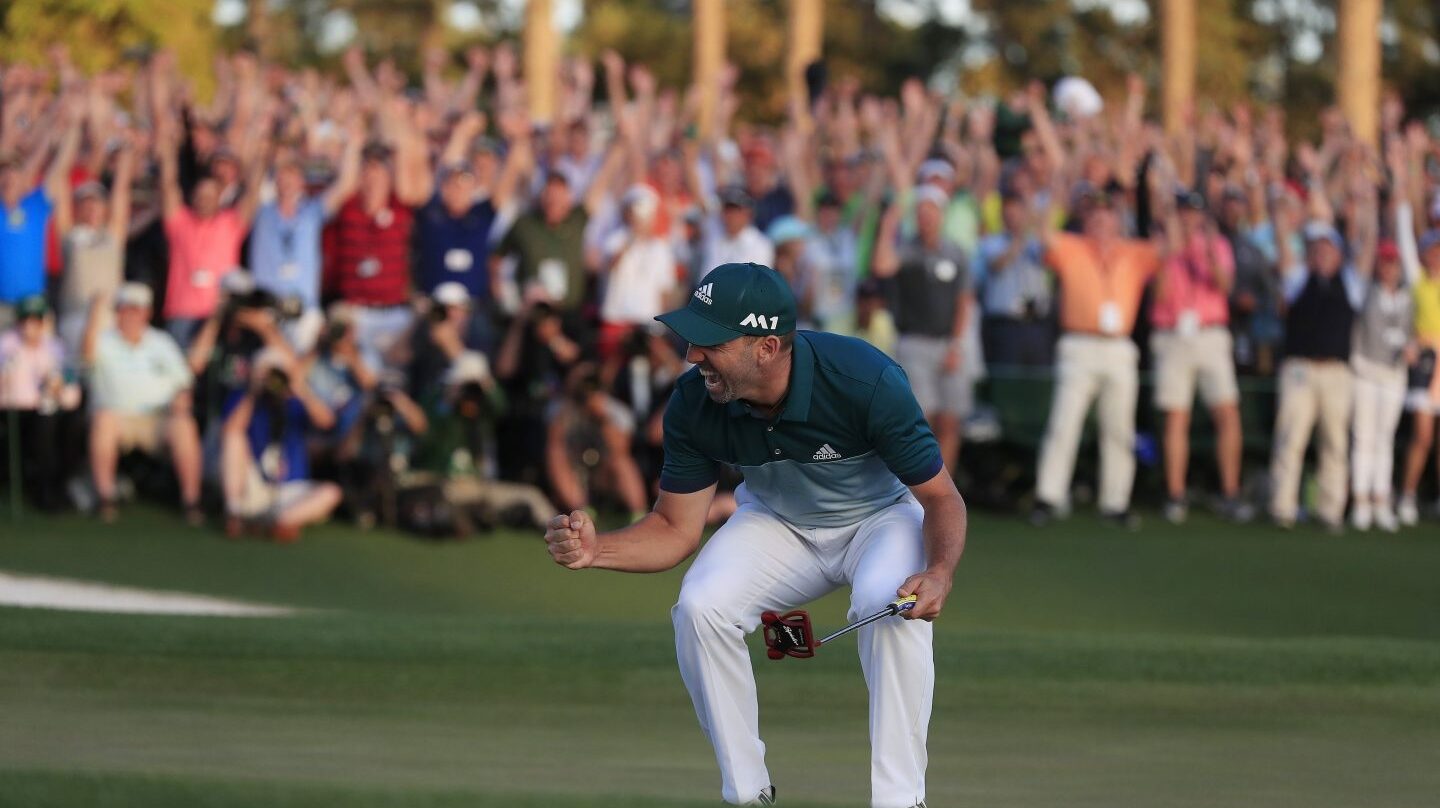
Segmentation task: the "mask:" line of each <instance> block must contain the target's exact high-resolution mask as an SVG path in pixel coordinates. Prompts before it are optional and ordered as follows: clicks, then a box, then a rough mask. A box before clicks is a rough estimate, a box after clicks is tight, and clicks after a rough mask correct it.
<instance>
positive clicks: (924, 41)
mask: <svg viewBox="0 0 1440 808" xmlns="http://www.w3.org/2000/svg"><path fill="white" fill-rule="evenodd" d="M1336 2H1337V0H1197V3H1198V6H1199V15H1198V17H1199V22H1198V30H1197V31H1196V36H1197V37H1198V43H1197V52H1198V54H1199V60H1200V63H1199V70H1198V86H1197V91H1198V95H1199V97H1201V98H1204V99H1207V100H1208V101H1209V102H1211V103H1215V104H1218V105H1221V106H1228V105H1230V104H1232V103H1235V102H1237V101H1242V100H1250V101H1255V102H1259V103H1278V104H1281V105H1283V106H1284V107H1285V108H1286V110H1287V111H1288V112H1289V113H1290V115H1289V118H1290V121H1291V127H1292V128H1294V129H1299V130H1301V131H1304V130H1306V129H1308V128H1309V126H1310V122H1313V119H1314V118H1315V116H1316V114H1317V113H1318V111H1319V110H1320V109H1321V108H1323V106H1325V105H1326V104H1328V103H1330V100H1331V98H1332V94H1333V91H1332V87H1333V82H1334V78H1335V58H1334V53H1333V42H1334V37H1335V16H1336V14H1335V5H1336ZM556 5H557V9H559V8H560V7H564V13H561V11H560V10H557V18H564V23H565V24H566V25H567V27H568V28H569V30H568V31H567V37H566V40H565V48H566V51H567V52H568V53H570V54H573V55H577V56H582V57H591V58H593V57H595V56H598V54H599V53H600V52H601V51H602V50H604V49H606V48H614V49H616V50H617V51H619V52H620V53H621V54H622V55H624V56H625V57H626V58H627V59H628V60H630V61H638V62H643V63H646V64H648V65H649V66H650V67H651V69H652V70H653V71H654V72H655V73H656V75H657V76H658V77H659V79H660V81H661V82H662V84H664V85H668V86H672V87H682V86H683V85H684V84H686V83H687V82H688V78H689V73H690V61H691V41H692V32H691V18H692V16H691V15H692V8H691V5H692V4H691V3H690V2H688V0H565V2H557V4H556ZM726 5H727V9H728V17H727V29H728V30H727V42H728V53H729V57H730V59H731V60H732V61H733V62H734V63H735V64H736V66H737V67H738V68H739V71H740V79H739V86H740V92H741V95H742V97H743V99H744V102H743V103H744V107H743V109H742V111H741V114H742V116H746V117H750V118H755V119H762V120H766V119H769V120H773V119H776V118H778V117H780V116H781V115H782V114H783V112H784V103H785V99H784V93H785V85H784V77H783V75H782V72H783V71H782V70H781V66H782V65H783V63H784V58H785V48H786V42H785V37H786V11H787V3H786V2H784V0H729V2H728V3H727V4H726ZM1160 5H1161V2H1160V0H888V1H887V0H881V1H880V2H868V1H867V0H828V2H827V3H826V17H825V35H824V52H825V58H826V62H827V66H828V68H829V74H830V76H831V77H832V78H833V77H837V76H854V77H856V78H857V79H858V80H859V81H860V83H861V85H862V86H863V87H864V88H865V89H867V90H869V91H873V92H880V93H886V94H893V93H894V92H896V91H897V90H898V88H899V86H900V84H901V82H903V81H904V80H905V79H906V78H907V77H910V76H921V77H924V78H926V79H927V80H928V81H929V82H930V84H931V86H932V87H934V88H935V89H936V90H938V91H940V92H947V93H949V92H962V93H964V94H967V95H972V96H974V95H1001V94H1004V93H1006V92H1009V91H1011V90H1014V89H1016V88H1018V87H1019V86H1021V85H1023V84H1024V83H1025V82H1027V81H1029V80H1032V79H1039V80H1042V81H1046V82H1050V81H1053V80H1055V79H1057V78H1059V77H1061V76H1064V75H1083V76H1085V77H1086V78H1088V79H1090V80H1091V81H1092V82H1093V83H1094V84H1095V85H1096V86H1097V87H1098V88H1099V89H1100V91H1101V92H1102V93H1103V94H1106V95H1113V94H1115V93H1118V92H1120V91H1121V90H1122V88H1123V83H1124V78H1125V75H1126V74H1127V73H1130V72H1136V73H1139V74H1140V75H1142V76H1143V77H1145V78H1146V80H1147V82H1148V83H1149V85H1150V86H1151V87H1152V88H1153V87H1155V86H1156V85H1157V84H1158V77H1159V50H1158V39H1159V37H1158V30H1159V26H1158V15H1159V6H1160ZM257 12H263V13H257ZM523 16H524V2H522V0H458V1H457V0H248V2H247V0H11V1H10V2H7V3H3V4H0V54H3V57H0V58H3V59H6V60H25V61H32V62H33V61H41V60H43V57H44V53H45V51H46V49H47V48H48V47H50V46H51V45H53V44H66V45H68V46H69V48H70V52H71V54H72V58H73V60H74V61H75V63H76V64H77V65H78V66H79V67H80V68H81V69H83V70H86V71H87V72H95V71H100V70H105V69H112V68H123V66H124V65H125V63H126V59H127V57H128V58H131V59H133V58H136V57H137V56H138V55H141V54H142V53H143V52H144V51H145V50H153V49H156V48H168V49H171V50H173V51H175V53H176V56H177V58H178V59H179V62H180V64H181V65H182V66H183V67H184V69H185V70H186V72H187V73H188V74H189V75H190V76H192V77H193V79H194V81H195V85H196V90H197V92H199V93H201V94H202V95H203V94H204V93H205V92H207V91H208V87H207V84H206V83H207V82H208V81H209V80H210V74H211V71H210V70H209V69H208V66H209V65H210V63H211V61H212V60H213V58H214V56H215V54H216V52H217V50H220V51H228V50H234V49H237V48H241V47H253V48H255V49H257V50H259V51H261V52H262V53H263V54H264V55H265V56H266V57H267V58H269V59H272V60H275V61H277V62H280V63H283V64H290V65H304V66H314V67H319V68H322V69H327V70H336V69H338V60H339V55H340V53H341V52H342V51H343V50H344V49H345V48H347V47H349V46H352V45H358V46H360V47H362V48H363V49H364V50H365V51H366V52H367V53H369V54H370V55H371V56H372V57H379V56H388V57H391V58H393V59H394V60H395V62H396V64H397V65H398V66H399V67H400V68H401V69H402V70H405V71H407V72H408V73H410V74H411V75H418V73H419V69H420V64H421V59H422V52H423V49H424V46H425V45H426V44H436V45H441V46H444V47H447V48H449V49H450V50H451V51H452V52H453V53H454V54H455V55H456V56H455V61H454V69H456V70H459V69H461V65H462V62H461V58H460V56H459V54H460V52H461V51H462V50H463V49H464V48H465V47H467V46H469V45H474V44H493V43H496V42H499V41H502V40H507V39H514V38H516V37H517V36H518V32H519V30H520V27H521V24H522V21H523ZM1381 39H1382V45H1383V59H1384V72H1385V80H1386V84H1387V86H1388V87H1389V88H1391V89H1393V90H1395V91H1396V92H1398V93H1399V94H1400V95H1401V96H1402V97H1403V98H1404V99H1405V101H1406V102H1407V106H1408V107H1409V108H1410V109H1411V110H1412V111H1417V112H1420V113H1427V114H1428V113H1431V112H1435V111H1437V110H1440V83H1436V82H1433V81H1430V80H1429V79H1430V78H1431V77H1432V76H1433V75H1434V74H1435V72H1436V71H1437V69H1440V3H1435V2H1433V0H1386V2H1385V4H1384V20H1383V23H1382V31H1381Z"/></svg>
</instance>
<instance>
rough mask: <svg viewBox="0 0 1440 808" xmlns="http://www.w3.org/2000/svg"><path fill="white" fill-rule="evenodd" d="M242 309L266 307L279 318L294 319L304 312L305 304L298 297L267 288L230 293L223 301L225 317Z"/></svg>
mask: <svg viewBox="0 0 1440 808" xmlns="http://www.w3.org/2000/svg"><path fill="white" fill-rule="evenodd" d="M242 309H268V310H270V311H271V312H273V313H274V314H275V316H276V317H278V318H279V319H281V320H294V319H297V318H299V317H300V315H301V314H304V313H305V304H304V303H302V302H301V301H300V299H299V298H298V297H288V296H287V297H280V296H278V295H276V294H275V293H273V292H271V291H269V290H268V289H251V290H250V291H248V292H244V293H241V294H236V295H231V296H230V297H229V298H228V299H227V300H226V301H225V314H226V316H227V317H228V316H229V315H232V314H234V313H235V312H237V311H240V310H242Z"/></svg>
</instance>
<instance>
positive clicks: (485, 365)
mask: <svg viewBox="0 0 1440 808" xmlns="http://www.w3.org/2000/svg"><path fill="white" fill-rule="evenodd" d="M489 378H490V360H488V359H486V358H485V354H483V353H480V352H479V351H466V352H465V353H462V354H460V355H459V356H457V357H455V361H454V362H451V363H450V369H449V370H448V371H446V372H445V383H446V384H457V385H458V384H465V383H466V382H477V383H478V382H483V381H485V380H486V379H489Z"/></svg>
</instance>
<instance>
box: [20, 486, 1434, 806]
mask: <svg viewBox="0 0 1440 808" xmlns="http://www.w3.org/2000/svg"><path fill="white" fill-rule="evenodd" d="M1432 532H1433V531H1432ZM0 569H4V570H9V571H19V572H34V573H44V574H52V575H63V576H70V577H77V578H86V579H93V580H101V581H108V582H114V583H121V584H127V585H138V586H147V587H157V588H164V589H173V590H182V591H193V592H203V593H207V594H214V595H223V596H232V597H241V598H246V599H251V600H258V601H265V602H273V603H283V604H289V605H294V606H300V607H304V608H305V609H307V610H308V611H307V612H305V613H304V614H302V615H300V616H297V617H292V618H276V619H219V618H185V617H134V616H122V615H103V614H80V613H63V612H54V611H36V610H20V609H0V806H10V805H15V806H62V805H63V806H71V805H75V806H82V805H83V806H92V805H96V806H122V805H123V806H141V805H143V806H252V805H267V806H311V805H314V806H322V805H324V806H332V805H346V806H360V807H361V808H368V807H369V806H405V807H406V808H409V807H410V806H446V807H447V808H448V806H460V805H464V806H490V805H495V806H500V805H505V806H517V805H518V806H557V808H582V807H587V808H588V806H600V805H635V806H704V805H713V804H717V802H718V796H717V795H718V776H717V774H716V772H715V767H714V762H713V759H712V757H711V754H710V750H709V748H708V746H707V744H706V743H705V741H704V739H703V737H702V736H701V734H700V731H699V729H698V727H697V726H696V724H695V720H694V715H693V712H692V710H691V708H690V704H689V700H688V698H687V697H686V694H685V692H684V688H683V686H682V685H681V683H680V680H679V675H678V673H677V672H676V670H675V664H674V659H673V650H672V638H671V633H670V628H669V621H668V615H667V610H668V608H669V605H670V604H671V603H672V602H673V599H674V596H675V592H676V589H677V587H678V584H679V573H678V572H674V573H667V574H663V575H652V576H624V575H615V574H607V573H596V572H584V573H569V572H566V571H563V570H560V569H557V568H554V567H553V566H552V565H550V564H549V563H548V560H547V557H546V555H545V553H544V550H543V547H542V546H541V544H540V542H539V539H538V538H537V537H535V536H523V535H519V534H505V535H500V536H496V537H493V538H488V539H482V540H476V541H471V542H467V543H461V544H446V545H436V544H428V543H423V542H419V541H414V540H410V539H407V538H403V537H400V536H397V535H394V534H391V533H387V532H384V531H377V532H373V533H358V532H356V531H353V530H349V529H346V528H342V527H330V528H325V529H321V530H317V531H314V532H313V534H310V535H307V537H306V539H305V540H304V541H303V542H302V543H300V544H299V545H297V546H293V547H276V546H270V545H265V544H261V543H253V542H242V543H232V542H226V541H223V540H221V539H219V538H217V537H216V535H215V534H214V533H207V532H197V531H192V530H187V529H185V528H183V527H180V526H179V525H178V523H177V522H176V520H175V519H173V518H172V517H171V516H170V515H168V514H165V513H161V512H156V511H149V510H144V509H137V510H136V511H134V512H131V513H127V514H126V516H125V518H124V520H123V521H122V522H121V524H120V525H119V526H118V527H117V528H104V529H102V528H101V527H99V526H98V525H96V524H95V523H94V522H90V521H86V520H83V519H80V518H61V519H55V520H47V521H36V520H31V521H27V522H25V523H24V524H23V525H22V526H21V527H20V528H18V529H17V528H14V527H12V526H10V525H8V524H6V525H3V526H0ZM1437 571H1440V541H1436V540H1435V537H1433V536H1430V535H1428V534H1426V533H1425V532H1423V531H1411V532H1409V533H1407V534H1402V535H1400V536H1397V537H1380V536H1373V535H1366V536H1360V535H1350V536H1346V537H1341V538H1335V537H1328V536H1323V535H1321V534H1318V533H1310V532H1306V531H1297V532H1295V533H1289V534H1280V533H1277V532H1274V531H1272V530H1269V529H1267V528H1262V527H1246V528H1235V527H1231V526H1223V525H1221V524H1219V523H1217V522H1213V521H1209V520H1206V519H1195V520H1194V521H1193V522H1192V524H1191V525H1188V526H1186V527H1184V528H1171V527H1168V526H1160V525H1154V526H1152V527H1151V529H1149V530H1147V531H1146V532H1144V533H1141V534H1138V535H1125V534H1117V533H1110V532H1106V531H1103V530H1100V529H1099V528H1098V527H1096V526H1095V524H1094V523H1093V522H1092V521H1090V520H1088V519H1084V518H1078V519H1076V520H1073V521H1072V522H1070V523H1068V524H1065V525H1061V526H1057V528H1055V529H1052V530H1049V531H1044V532H1036V531H1031V530H1029V529H1027V528H1023V527H1021V526H1019V525H1017V524H1016V523H1014V522H1013V521H1009V520H1000V519H996V518H993V517H985V516H976V517H975V519H974V522H973V524H972V529H971V539H970V547H969V549H968V550H967V553H966V557H965V561H964V562H963V563H962V570H961V574H960V576H959V577H958V579H957V584H956V589H955V593H954V595H953V596H952V600H951V603H950V605H949V607H948V608H947V610H946V614H945V617H944V618H943V620H942V621H941V622H940V623H939V624H937V635H936V636H937V640H936V644H937V647H936V660H937V671H938V683H937V688H936V703H935V718H934V721H933V722H932V726H931V736H930V737H931V743H930V751H931V768H930V803H931V805H935V806H943V805H985V806H1017V807H1018V806H1027V807H1028V806H1052V805H1053V806H1061V805H1064V806H1097V807H1098V806H1107V807H1108V806H1117V805H1125V806H1128V805H1141V806H1197V807H1198V806H1216V805H1265V806H1306V807H1307V808H1309V807H1310V806H1353V805H1361V804H1363V805H1367V806H1397V807H1398V806H1422V805H1423V806H1428V805H1431V804H1433V803H1434V801H1435V794H1436V793H1440V582H1437V577H1440V576H1437ZM813 611H814V613H815V616H816V620H817V623H818V625H819V626H820V627H822V628H823V627H825V626H830V625H838V624H839V623H840V622H841V621H842V620H843V612H844V598H843V593H837V594H836V595H832V596H831V597H829V598H826V599H825V600H824V601H822V602H821V603H820V604H818V605H817V606H816V608H815V609H814V610H813ZM755 649H758V643H752V651H753V653H754V655H755V657H756V667H757V678H758V679H759V684H760V689H761V694H762V720H763V722H764V731H765V735H766V740H767V743H768V744H769V749H770V754H769V758H770V764H771V771H772V773H773V774H774V776H775V778H776V780H777V784H778V785H779V787H780V791H781V796H782V804H785V805H793V806H820V805H835V806H862V805H865V804H866V796H867V794H868V754H869V751H868V744H867V742H866V737H865V727H866V723H865V721H866V718H865V690H864V684H863V682H862V680H861V678H860V674H859V668H858V664H857V663H856V661H855V659H854V657H853V654H852V653H850V652H849V649H848V648H846V647H844V646H840V645H839V644H837V646H836V648H835V649H834V651H827V652H825V653H822V654H821V655H819V656H818V657H817V658H815V659H813V660H809V661H804V662H802V661H798V660H786V661H784V662H781V663H773V662H769V661H766V660H764V659H763V654H762V653H759V652H758V650H755Z"/></svg>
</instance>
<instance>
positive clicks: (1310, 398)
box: [1270, 221, 1365, 531]
mask: <svg viewBox="0 0 1440 808" xmlns="http://www.w3.org/2000/svg"><path fill="white" fill-rule="evenodd" d="M1344 256H1345V247H1344V242H1343V241H1342V239H1341V237H1340V233H1339V232H1337V231H1336V230H1335V228H1334V227H1333V226H1331V225H1330V224H1328V223H1326V222H1324V221H1312V222H1311V223H1310V224H1308V225H1306V227H1305V259H1304V263H1302V264H1295V265H1294V266H1291V267H1290V268H1289V269H1288V270H1286V272H1285V276H1284V279H1283V280H1284V294H1285V303H1286V306H1287V312H1286V316H1285V361H1284V363H1282V364H1281V366H1280V412H1279V415H1278V416H1277V418H1276V422H1275V449H1274V453H1273V455H1272V457H1271V461H1270V485H1271V497H1270V515H1271V517H1272V518H1274V520H1275V522H1276V524H1278V525H1280V526H1281V527H1285V528H1289V527H1292V526H1293V525H1294V524H1295V520H1296V517H1297V513H1298V510H1299V497H1300V473H1301V467H1302V464H1303V462H1304V459H1305V447H1306V445H1307V444H1309V442H1310V436H1311V433H1312V432H1313V431H1314V430H1315V429H1316V428H1317V427H1318V429H1319V433H1320V434H1319V469H1318V474H1317V476H1318V482H1319V487H1318V497H1317V499H1316V502H1315V511H1316V516H1317V517H1318V518H1319V521H1320V523H1321V524H1322V525H1324V526H1325V527H1326V528H1328V529H1330V530H1333V531H1338V530H1340V529H1341V528H1342V527H1343V522H1342V521H1341V520H1342V518H1343V516H1344V512H1345V472H1346V466H1347V459H1348V453H1349V439H1348V435H1347V434H1346V433H1347V431H1348V430H1349V426H1350V407H1351V402H1352V396H1353V379H1352V377H1351V373H1350V367H1349V362H1350V347H1351V327H1352V325H1353V323H1354V321H1355V313H1356V311H1357V310H1358V309H1359V308H1360V307H1361V305H1362V304H1363V303H1364V295H1365V290H1364V286H1363V285H1362V282H1361V280H1360V278H1359V276H1358V275H1357V274H1356V272H1355V270H1354V268H1353V267H1352V266H1351V265H1348V264H1346V263H1345V258H1344Z"/></svg>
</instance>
